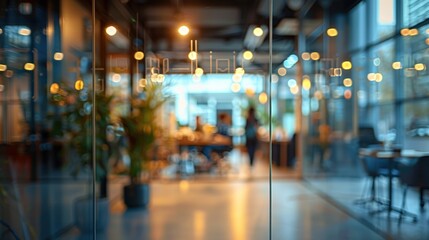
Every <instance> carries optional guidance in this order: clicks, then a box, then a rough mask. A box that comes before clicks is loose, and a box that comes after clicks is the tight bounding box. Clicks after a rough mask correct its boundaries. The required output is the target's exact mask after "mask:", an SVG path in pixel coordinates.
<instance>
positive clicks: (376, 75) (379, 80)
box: [375, 73, 383, 82]
mask: <svg viewBox="0 0 429 240" xmlns="http://www.w3.org/2000/svg"><path fill="white" fill-rule="evenodd" d="M375 81H376V82H381V81H383V74H381V73H376V74H375Z"/></svg>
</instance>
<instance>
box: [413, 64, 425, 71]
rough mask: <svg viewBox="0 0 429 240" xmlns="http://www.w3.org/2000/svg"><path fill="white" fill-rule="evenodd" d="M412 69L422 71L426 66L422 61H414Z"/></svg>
mask: <svg viewBox="0 0 429 240" xmlns="http://www.w3.org/2000/svg"><path fill="white" fill-rule="evenodd" d="M414 69H416V70H417V71H423V70H425V69H426V66H425V65H424V64H423V63H416V64H415V65H414Z"/></svg>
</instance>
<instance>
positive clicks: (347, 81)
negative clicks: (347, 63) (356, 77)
mask: <svg viewBox="0 0 429 240" xmlns="http://www.w3.org/2000/svg"><path fill="white" fill-rule="evenodd" d="M343 85H344V86H345V87H351V86H352V85H353V81H352V79H351V78H344V80H343Z"/></svg>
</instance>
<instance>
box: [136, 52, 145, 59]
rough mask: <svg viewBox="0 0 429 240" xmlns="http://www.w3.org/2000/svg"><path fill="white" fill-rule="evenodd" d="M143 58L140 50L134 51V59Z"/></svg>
mask: <svg viewBox="0 0 429 240" xmlns="http://www.w3.org/2000/svg"><path fill="white" fill-rule="evenodd" d="M143 58H144V53H143V52H142V51H137V52H136V53H134V59H136V60H137V61H140V60H142V59H143Z"/></svg>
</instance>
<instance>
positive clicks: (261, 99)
mask: <svg viewBox="0 0 429 240" xmlns="http://www.w3.org/2000/svg"><path fill="white" fill-rule="evenodd" d="M258 100H259V102H260V103H261V104H265V103H267V101H268V96H267V94H266V93H265V92H261V93H260V94H259V97H258Z"/></svg>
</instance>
